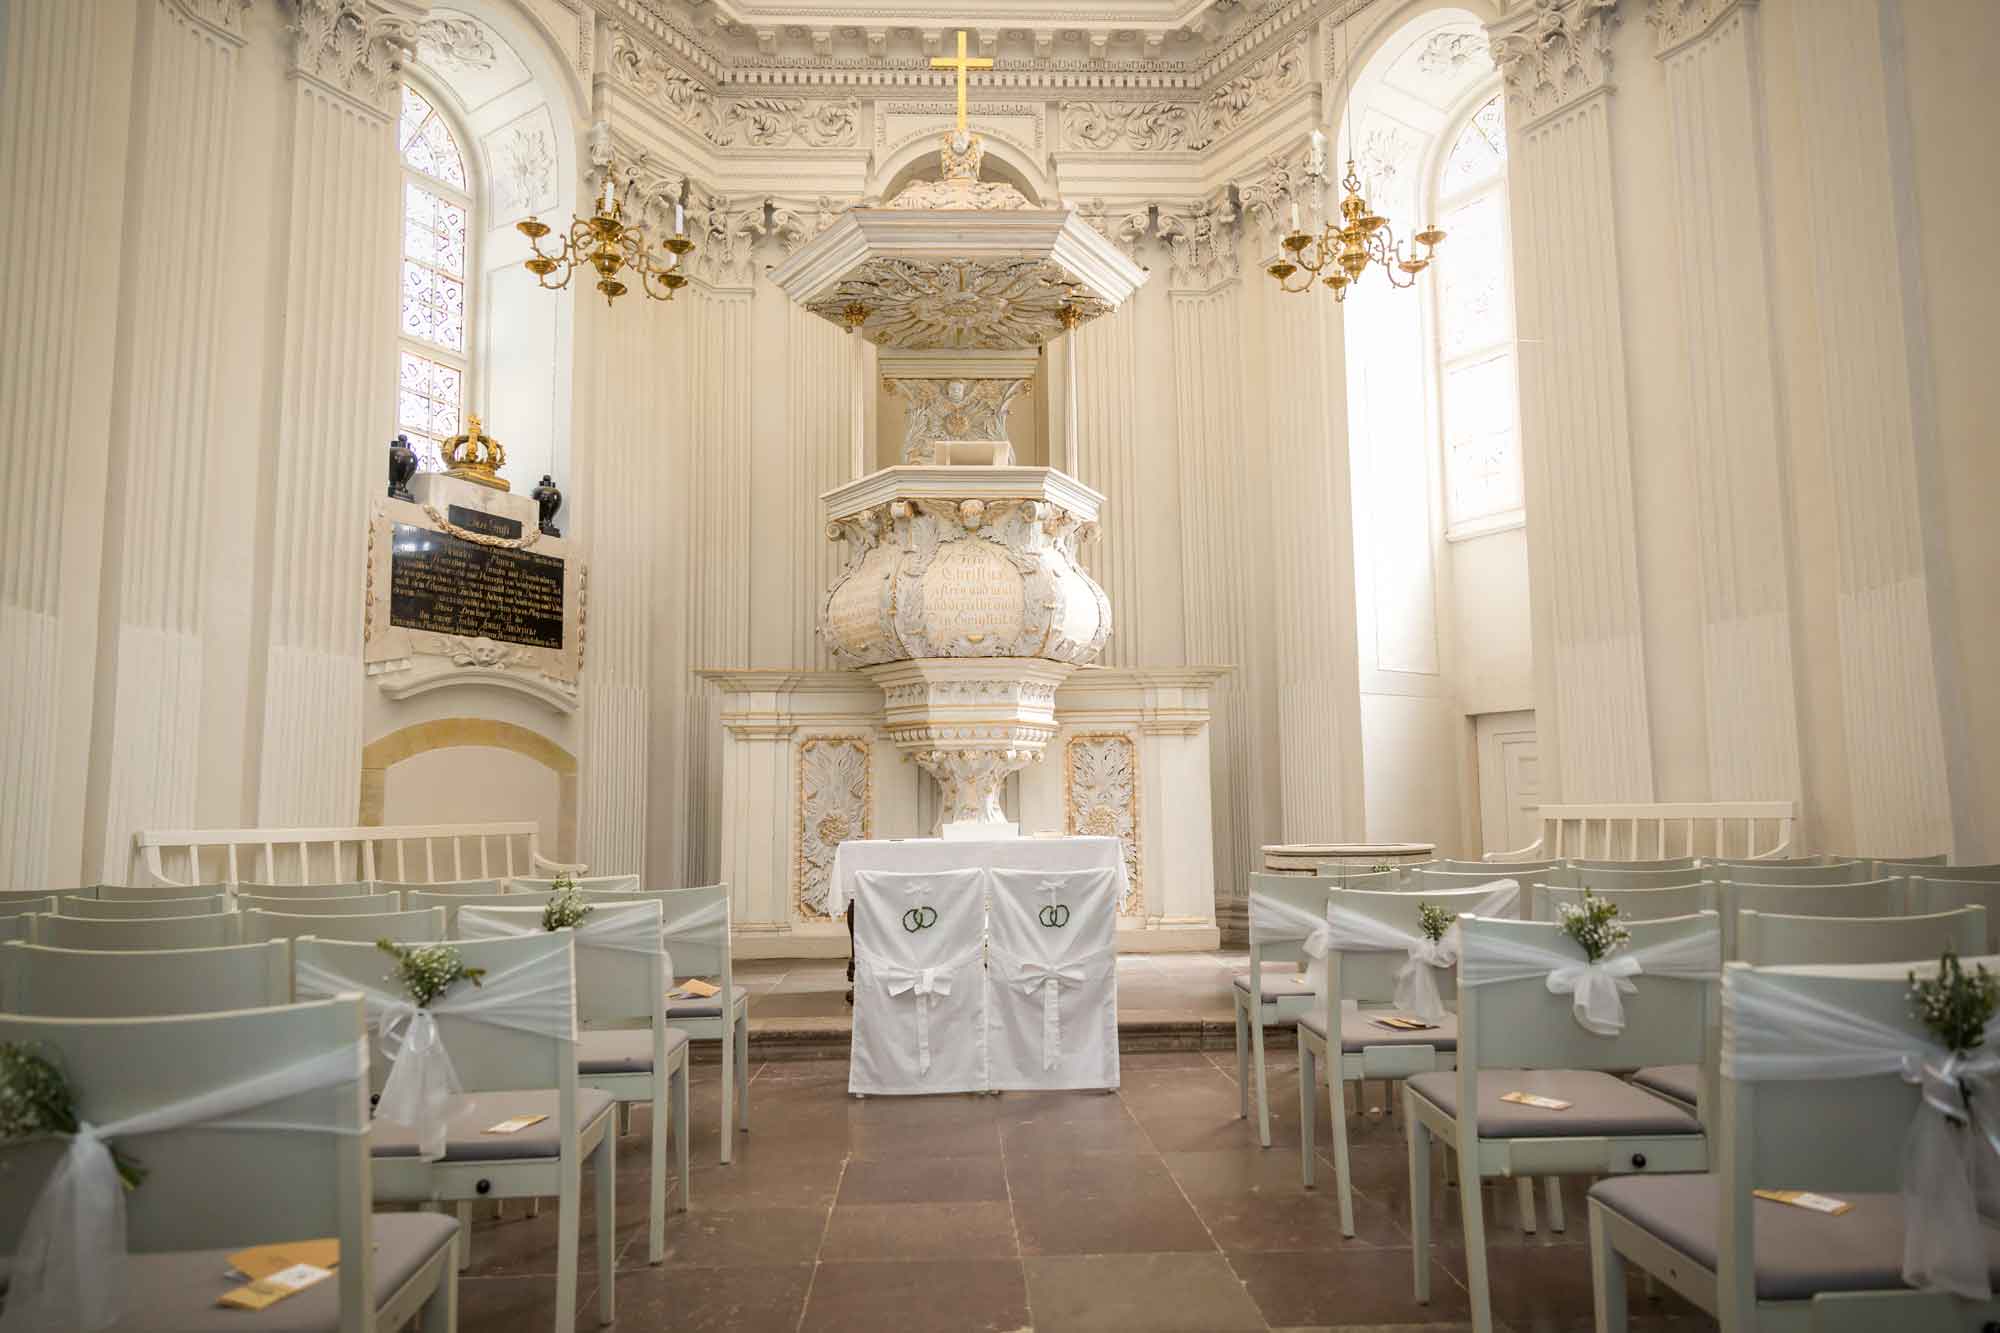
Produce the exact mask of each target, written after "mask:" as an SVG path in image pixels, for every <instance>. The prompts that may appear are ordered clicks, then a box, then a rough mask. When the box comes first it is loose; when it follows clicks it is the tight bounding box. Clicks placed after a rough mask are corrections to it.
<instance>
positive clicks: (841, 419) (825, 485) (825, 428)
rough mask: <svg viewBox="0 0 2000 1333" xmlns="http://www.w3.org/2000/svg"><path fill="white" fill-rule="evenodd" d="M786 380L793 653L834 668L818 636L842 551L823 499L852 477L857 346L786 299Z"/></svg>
mask: <svg viewBox="0 0 2000 1333" xmlns="http://www.w3.org/2000/svg"><path fill="white" fill-rule="evenodd" d="M784 309H785V316H784V317H785V365H786V366H787V367H788V368H789V370H790V376H789V379H788V382H787V383H786V385H785V393H786V400H785V413H786V418H785V419H786V423H787V431H786V436H787V446H786V448H787V456H788V457H789V459H790V461H791V467H792V478H791V480H792V487H791V490H792V497H791V498H792V503H791V510H792V515H793V517H792V519H791V521H790V522H788V523H787V524H786V525H785V532H786V536H787V538H788V539H789V540H790V541H791V542H792V544H793V546H792V552H791V556H792V558H791V560H790V561H789V563H788V566H787V567H788V568H789V569H791V570H792V571H794V574H793V578H794V582H793V587H792V592H793V607H794V610H793V612H792V651H791V661H792V663H793V664H794V665H797V666H801V667H811V668H814V669H817V670H821V671H827V670H831V669H832V668H833V658H832V655H831V654H829V653H828V652H827V648H826V644H825V642H824V641H823V640H822V639H821V638H820V635H819V616H820V608H821V607H823V606H824V605H825V604H826V590H827V589H828V588H830V587H832V586H833V583H834V580H835V579H837V578H838V577H839V576H840V570H841V566H842V564H843V556H842V548H841V547H840V546H839V544H837V543H835V542H830V541H827V540H826V539H825V530H826V516H825V515H824V514H822V513H821V512H820V503H819V497H820V496H822V495H824V494H825V493H826V492H828V491H830V490H832V489H833V488H834V487H836V486H838V485H840V484H841V483H843V482H845V481H848V480H849V477H848V475H847V474H848V470H849V467H850V464H851V461H852V460H851V458H850V455H851V453H852V450H853V440H852V438H851V437H852V434H853V429H854V426H853V415H852V397H853V384H854V343H853V338H854V337H856V336H858V335H853V334H848V333H843V332H842V331H841V330H840V329H838V328H836V327H835V326H834V325H832V324H829V323H827V322H826V321H825V320H824V319H821V318H820V317H819V316H817V315H815V314H813V313H811V312H810V311H808V310H807V309H805V307H803V306H798V305H793V304H792V303H791V302H789V301H787V302H785V306H784Z"/></svg>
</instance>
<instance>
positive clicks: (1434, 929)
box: [1417, 903, 1458, 944]
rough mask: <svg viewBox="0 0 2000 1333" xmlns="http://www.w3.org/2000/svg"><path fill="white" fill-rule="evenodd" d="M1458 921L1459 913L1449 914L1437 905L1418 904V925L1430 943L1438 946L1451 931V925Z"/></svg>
mask: <svg viewBox="0 0 2000 1333" xmlns="http://www.w3.org/2000/svg"><path fill="white" fill-rule="evenodd" d="M1456 920H1458V913H1456V912H1447V911H1445V910H1444V909H1443V908H1442V907H1439V906H1438V905H1437V904H1436V903H1418V904H1417V925H1418V926H1420V927H1421V928H1422V929H1423V932H1424V934H1425V935H1427V936H1429V937H1430V941H1431V943H1433V944H1436V943H1437V942H1438V941H1439V940H1441V939H1443V938H1444V933H1445V932H1446V931H1447V930H1450V929H1451V923H1452V922H1454V921H1456Z"/></svg>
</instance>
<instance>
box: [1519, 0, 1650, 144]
mask: <svg viewBox="0 0 2000 1333" xmlns="http://www.w3.org/2000/svg"><path fill="white" fill-rule="evenodd" d="M1617 19H1618V0H1532V3H1530V4H1529V5H1527V6H1526V7H1524V8H1523V9H1522V10H1521V11H1520V13H1519V14H1517V15H1515V16H1514V17H1512V18H1509V19H1506V20H1503V21H1502V22H1501V23H1498V24H1495V25H1494V26H1493V28H1492V29H1490V31H1491V33H1492V39H1493V63H1494V64H1495V65H1498V66H1499V67H1500V74H1501V76H1502V78H1503V79H1504V80H1505V81H1506V85H1507V103H1508V106H1509V107H1510V108H1511V109H1512V110H1513V111H1514V112H1515V114H1516V115H1517V116H1519V117H1520V119H1521V121H1522V122H1523V123H1526V122H1527V121H1531V120H1539V119H1540V118H1541V117H1543V116H1546V115H1548V114H1549V113H1550V112H1553V111H1558V110H1560V109H1562V108H1563V107H1565V106H1568V105H1569V104H1570V103H1572V102H1574V101H1576V100H1577V99H1579V98H1582V97H1585V96H1587V95H1589V94H1591V93H1594V92H1596V91H1598V90H1599V89H1601V88H1604V87H1606V86H1607V85H1608V84H1609V83H1610V80H1611V29H1612V26H1613V25H1614V24H1615V23H1616V22H1617Z"/></svg>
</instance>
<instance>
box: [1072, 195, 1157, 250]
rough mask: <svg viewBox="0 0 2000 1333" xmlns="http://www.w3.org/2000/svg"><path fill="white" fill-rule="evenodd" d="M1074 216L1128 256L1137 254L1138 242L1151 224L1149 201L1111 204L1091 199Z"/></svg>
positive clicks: (1144, 236) (1079, 207)
mask: <svg viewBox="0 0 2000 1333" xmlns="http://www.w3.org/2000/svg"><path fill="white" fill-rule="evenodd" d="M1076 215H1077V216H1078V217H1079V218H1082V219H1083V221H1084V223H1085V225H1087V226H1089V227H1090V228H1092V229H1093V230H1094V231H1096V232H1097V234H1098V235H1100V236H1102V237H1103V238H1104V239H1105V240H1107V241H1110V242H1111V243H1112V244H1113V245H1115V246H1117V247H1118V248H1119V249H1120V250H1123V251H1124V252H1125V254H1126V256H1127V257H1128V258H1137V257H1138V252H1139V242H1141V241H1143V240H1144V239H1146V233H1147V232H1148V231H1150V230H1151V229H1152V226H1153V210H1152V206H1151V205H1149V204H1124V205H1117V206H1114V205H1110V204H1107V203H1105V202H1104V201H1103V200H1102V199H1093V200H1091V201H1090V202H1089V203H1087V204H1081V205H1079V206H1078V207H1077V210H1076Z"/></svg>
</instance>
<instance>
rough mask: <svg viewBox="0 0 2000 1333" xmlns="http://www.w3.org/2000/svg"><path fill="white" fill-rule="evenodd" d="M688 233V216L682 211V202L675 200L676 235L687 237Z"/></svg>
mask: <svg viewBox="0 0 2000 1333" xmlns="http://www.w3.org/2000/svg"><path fill="white" fill-rule="evenodd" d="M686 232H687V214H686V213H684V212H682V211H681V201H680V200H678V199H676V200H674V235H676V236H681V235H685V234H686Z"/></svg>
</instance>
